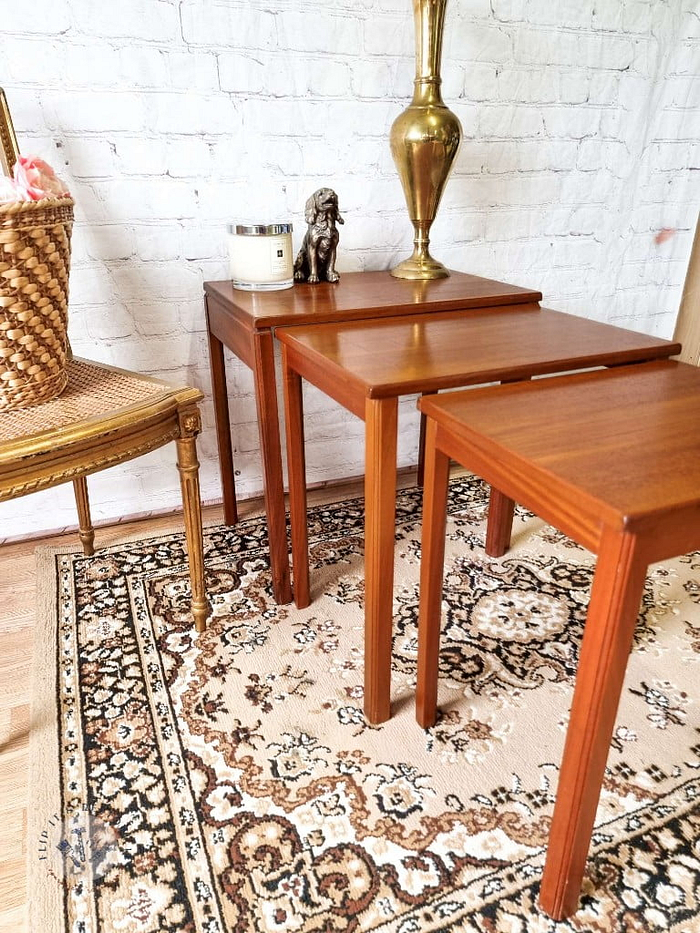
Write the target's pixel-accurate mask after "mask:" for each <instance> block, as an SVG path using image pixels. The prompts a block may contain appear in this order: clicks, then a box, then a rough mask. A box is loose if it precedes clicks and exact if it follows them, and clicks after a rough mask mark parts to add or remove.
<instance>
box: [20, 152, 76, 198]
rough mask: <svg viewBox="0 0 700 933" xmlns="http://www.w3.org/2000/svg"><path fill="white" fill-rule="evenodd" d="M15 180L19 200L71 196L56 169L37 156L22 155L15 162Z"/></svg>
mask: <svg viewBox="0 0 700 933" xmlns="http://www.w3.org/2000/svg"><path fill="white" fill-rule="evenodd" d="M14 180H15V186H16V188H17V200H18V201H40V200H41V199H42V198H63V197H69V196H70V195H69V192H68V189H67V188H66V186H65V185H64V184H63V182H62V181H61V179H60V178H59V177H58V176H57V175H56V173H55V172H54V170H53V169H52V168H51V166H50V165H48V164H47V163H46V162H44V160H43V159H39V158H38V157H37V156H20V157H19V159H18V160H17V162H16V163H15V168H14Z"/></svg>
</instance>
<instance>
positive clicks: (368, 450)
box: [276, 304, 681, 723]
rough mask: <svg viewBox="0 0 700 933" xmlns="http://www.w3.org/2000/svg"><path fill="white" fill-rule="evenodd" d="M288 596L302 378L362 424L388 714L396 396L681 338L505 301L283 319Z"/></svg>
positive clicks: (375, 690)
mask: <svg viewBox="0 0 700 933" xmlns="http://www.w3.org/2000/svg"><path fill="white" fill-rule="evenodd" d="M276 336H277V338H278V339H279V340H280V342H281V344H282V370H283V376H284V386H285V403H286V418H287V453H288V456H287V466H288V470H289V507H290V516H291V538H292V562H293V570H294V598H295V600H296V603H297V606H298V607H300V608H301V607H303V606H306V605H308V603H309V579H308V573H309V567H308V542H307V524H306V479H305V466H304V425H303V416H302V398H301V378H302V377H303V378H304V379H307V380H308V381H309V382H312V383H313V384H314V385H316V386H318V388H320V389H321V390H322V391H323V392H325V393H326V394H327V395H329V396H330V397H331V398H333V399H335V400H336V401H338V402H340V404H341V405H343V406H344V407H345V408H347V409H348V410H349V411H351V412H353V414H355V415H357V416H358V417H360V418H362V419H363V420H364V422H365V658H364V662H365V664H364V666H365V671H364V711H365V715H366V716H367V718H368V719H369V721H370V722H375V723H376V722H384V721H385V720H386V719H388V718H389V716H390V712H391V709H390V688H391V683H390V680H391V636H392V601H393V580H394V536H395V512H396V443H397V413H398V399H399V397H400V396H402V395H411V394H413V393H421V392H423V393H429V392H437V391H439V390H440V389H450V388H457V387H459V386H466V385H477V384H479V383H481V384H483V383H488V382H503V381H512V380H517V379H529V378H530V377H532V376H538V375H543V374H547V373H557V372H563V371H571V370H574V369H585V368H590V367H594V366H618V365H622V364H625V363H636V362H640V361H647V360H652V359H659V358H664V357H668V356H670V355H672V354H675V353H679V352H680V349H681V347H680V344H678V343H671V342H670V341H668V340H660V339H658V338H656V337H649V336H647V335H645V334H636V333H634V332H633V331H629V330H623V329H622V328H619V327H613V326H611V325H610V324H601V323H598V322H596V321H590V320H588V319H586V318H581V317H575V316H574V315H571V314H563V313H562V312H560V311H550V310H547V309H544V308H540V306H539V305H537V304H523V305H515V306H514V305H506V306H501V307H496V308H491V309H488V310H485V309H478V310H476V309H475V310H472V311H460V312H449V313H432V314H422V315H414V316H412V317H396V318H391V319H388V320H375V321H358V322H354V323H344V324H317V325H313V326H306V327H293V328H280V329H278V330H277V331H276Z"/></svg>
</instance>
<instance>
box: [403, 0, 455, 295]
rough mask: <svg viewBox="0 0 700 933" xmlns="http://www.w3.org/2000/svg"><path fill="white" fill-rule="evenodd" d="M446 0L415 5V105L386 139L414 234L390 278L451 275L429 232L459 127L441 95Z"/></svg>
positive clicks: (416, 1) (420, 0) (417, 0)
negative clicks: (436, 256) (435, 256)
mask: <svg viewBox="0 0 700 933" xmlns="http://www.w3.org/2000/svg"><path fill="white" fill-rule="evenodd" d="M446 6H447V0H413V16H414V20H415V32H416V79H415V82H414V91H413V100H412V101H411V103H410V105H409V106H408V107H407V108H406V110H404V112H403V113H401V114H400V115H399V116H398V117H397V118H396V120H394V123H393V125H392V127H391V133H390V136H389V139H390V143H391V154H392V156H393V157H394V162H395V163H396V168H397V169H398V173H399V178H400V179H401V184H402V186H403V190H404V195H405V197H406V204H407V206H408V216H409V217H410V219H411V223H412V224H413V229H414V238H413V255H412V256H410V258H408V259H405V260H404V261H403V262H401V263H399V265H398V266H396V267H395V268H394V269H392V270H391V274H392V275H393V276H395V277H396V278H399V279H440V278H444V277H445V276H448V275H449V274H450V273H449V272H448V270H447V269H446V268H445V266H444V265H443V264H442V263H441V262H438V260H437V259H433V257H432V256H431V255H430V249H429V246H430V227H431V224H432V222H433V220H434V219H435V215H436V214H437V210H438V206H439V204H440V198H441V197H442V192H443V189H444V187H445V182H446V181H447V177H448V175H449V174H450V170H451V168H452V163H453V162H454V159H455V156H456V155H457V150H458V149H459V144H460V141H461V138H462V127H461V126H460V123H459V120H458V119H457V117H456V116H455V115H454V114H453V113H452V111H451V110H449V109H448V108H447V107H446V106H445V104H444V102H443V100H442V96H441V94H440V85H441V83H442V78H441V77H440V60H441V56H442V34H443V28H444V23H445V7H446Z"/></svg>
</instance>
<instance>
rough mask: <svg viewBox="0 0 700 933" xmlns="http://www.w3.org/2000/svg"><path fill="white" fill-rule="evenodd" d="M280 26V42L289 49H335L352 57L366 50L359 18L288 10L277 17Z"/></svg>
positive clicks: (278, 27) (278, 28) (315, 50)
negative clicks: (363, 44)
mask: <svg viewBox="0 0 700 933" xmlns="http://www.w3.org/2000/svg"><path fill="white" fill-rule="evenodd" d="M276 27H277V35H278V37H279V41H280V43H281V44H283V45H284V46H285V47H286V48H288V49H294V50H297V51H302V52H326V51H327V50H328V49H329V48H332V49H336V50H337V51H339V52H340V53H341V54H342V55H348V56H355V55H359V54H360V52H361V49H362V26H361V23H360V21H359V20H358V19H357V18H356V17H347V16H344V15H341V16H333V15H330V14H326V13H320V12H318V11H310V10H306V11H297V10H284V11H282V12H280V13H278V14H277V16H276ZM378 31H379V30H378Z"/></svg>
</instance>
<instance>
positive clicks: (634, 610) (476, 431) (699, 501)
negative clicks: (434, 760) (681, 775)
mask: <svg viewBox="0 0 700 933" xmlns="http://www.w3.org/2000/svg"><path fill="white" fill-rule="evenodd" d="M419 407H420V408H421V410H422V411H423V412H424V414H425V415H426V418H427V426H426V448H425V493H424V503H423V536H422V557H421V578H420V610H419V636H418V638H419V647H418V685H417V718H418V721H419V723H420V724H421V725H423V726H430V725H432V724H433V722H434V721H435V714H436V698H437V675H438V650H439V638H440V602H441V596H442V576H443V560H444V549H445V515H446V506H447V484H448V470H449V459H450V458H453V459H456V460H457V461H459V463H461V464H462V465H463V466H465V467H466V468H467V469H469V470H472V471H473V472H474V473H476V474H477V475H478V476H481V477H482V478H483V479H484V480H486V482H487V483H490V484H491V489H492V492H491V507H490V510H489V530H488V532H487V551H488V552H489V553H490V554H491V555H492V556H496V557H498V556H500V555H501V554H503V553H504V552H505V550H506V548H507V546H508V543H509V540H510V530H511V517H512V504H513V500H515V501H516V502H519V503H521V504H522V505H524V506H526V507H527V508H528V509H530V510H531V511H533V512H535V513H536V514H537V515H539V516H540V517H541V518H543V519H544V520H545V521H547V522H550V523H551V524H553V525H555V526H556V527H557V528H559V529H560V530H561V531H563V532H564V533H565V534H567V535H569V536H570V537H571V538H573V539H574V540H576V541H578V542H579V543H580V544H582V545H583V546H584V547H586V548H588V549H589V550H591V551H594V552H595V553H597V555H598V561H597V566H596V570H595V576H594V579H593V588H592V592H591V599H590V604H589V607H588V615H587V619H586V625H585V629H584V635H583V642H582V645H581V653H580V658H579V665H578V673H577V676H576V685H575V689H574V696H573V704H572V707H571V716H570V720H569V727H568V729H567V732H566V742H565V746H564V754H563V758H562V763H561V771H560V774H559V785H558V789H557V798H556V803H555V807H554V816H553V820H552V826H551V830H550V834H549V845H548V849H547V860H546V863H545V869H544V874H543V877H542V885H541V890H540V904H541V906H542V908H543V909H544V910H545V911H546V912H547V913H548V914H550V915H551V916H552V917H554V918H555V919H557V920H559V919H562V918H564V917H567V916H569V915H570V914H572V913H573V912H574V911H575V910H576V907H577V904H578V897H579V892H580V889H581V880H582V878H583V871H584V867H585V862H586V857H587V855H588V849H589V846H590V840H591V833H592V830H593V824H594V820H595V813H596V807H597V804H598V799H599V796H600V788H601V783H602V779H603V773H604V770H605V763H606V760H607V756H608V750H609V747H610V740H611V737H612V732H613V727H614V724H615V717H616V715H617V708H618V703H619V699H620V693H621V690H622V683H623V678H624V675H625V668H626V666H627V659H628V656H629V653H630V650H631V646H632V639H633V635H634V629H635V625H636V621H637V616H638V613H639V605H640V602H641V597H642V590H643V586H644V580H645V576H646V570H647V566H648V565H649V564H651V563H654V562H655V561H659V560H664V559H667V558H670V557H674V556H678V555H681V554H686V553H688V552H689V551H693V550H695V549H697V548H699V547H700V419H699V418H698V412H699V411H700V370H698V369H696V368H695V367H693V366H688V365H686V364H684V363H677V362H671V361H664V362H655V363H646V364H642V365H638V366H625V367H621V368H619V369H613V370H605V371H599V372H593V373H583V374H577V375H569V376H560V377H556V378H554V379H542V380H536V381H534V382H530V383H520V384H518V385H509V386H497V387H491V388H487V389H476V390H471V391H468V392H453V393H449V394H446V395H444V396H441V397H440V398H436V397H432V398H424V399H421V400H420V403H419Z"/></svg>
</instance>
